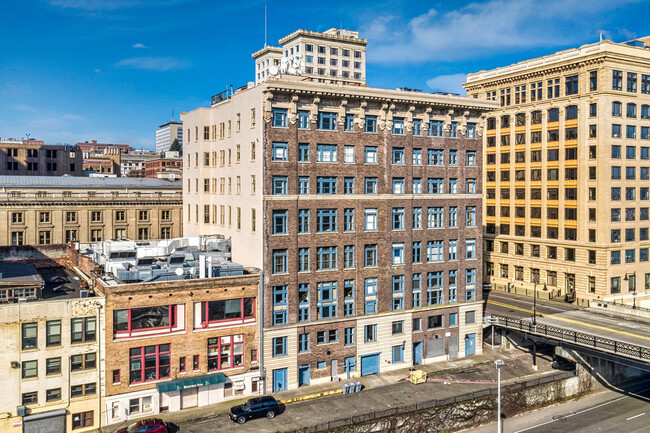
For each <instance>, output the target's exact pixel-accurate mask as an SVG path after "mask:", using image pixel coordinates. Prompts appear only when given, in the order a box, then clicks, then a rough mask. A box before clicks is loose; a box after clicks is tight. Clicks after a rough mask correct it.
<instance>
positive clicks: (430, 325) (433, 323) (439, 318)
mask: <svg viewBox="0 0 650 433" xmlns="http://www.w3.org/2000/svg"><path fill="white" fill-rule="evenodd" d="M443 318H444V316H443V315H442V314H437V315H435V316H429V317H427V329H436V328H442V327H443Z"/></svg>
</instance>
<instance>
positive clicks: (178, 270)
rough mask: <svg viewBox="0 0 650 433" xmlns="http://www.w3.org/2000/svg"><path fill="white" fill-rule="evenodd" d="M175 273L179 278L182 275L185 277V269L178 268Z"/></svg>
mask: <svg viewBox="0 0 650 433" xmlns="http://www.w3.org/2000/svg"><path fill="white" fill-rule="evenodd" d="M174 272H176V275H178V276H179V277H180V276H181V275H183V269H182V268H177V269H176V271H174Z"/></svg>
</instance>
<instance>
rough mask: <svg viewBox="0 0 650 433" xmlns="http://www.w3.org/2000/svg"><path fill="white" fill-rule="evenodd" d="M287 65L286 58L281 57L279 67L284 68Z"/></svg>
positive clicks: (287, 60)
mask: <svg viewBox="0 0 650 433" xmlns="http://www.w3.org/2000/svg"><path fill="white" fill-rule="evenodd" d="M288 63H289V59H287V58H286V57H283V58H282V59H281V60H280V65H281V66H286V65H287V64H288Z"/></svg>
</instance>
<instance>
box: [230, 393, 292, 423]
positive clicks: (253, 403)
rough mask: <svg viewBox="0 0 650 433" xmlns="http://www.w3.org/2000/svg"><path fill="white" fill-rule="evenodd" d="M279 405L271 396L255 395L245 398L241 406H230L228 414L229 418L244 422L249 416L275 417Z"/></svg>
mask: <svg viewBox="0 0 650 433" xmlns="http://www.w3.org/2000/svg"><path fill="white" fill-rule="evenodd" d="M279 407H280V405H279V404H278V402H277V401H276V400H275V399H274V398H273V397H271V396H264V397H256V398H251V399H249V400H246V401H245V402H244V404H242V405H241V406H235V407H232V408H230V411H229V412H228V416H229V417H230V419H231V420H233V421H235V422H238V423H239V424H244V423H245V422H246V421H248V420H249V419H251V418H258V417H262V416H265V417H267V418H268V419H271V418H273V417H275V414H277V413H278V408H279Z"/></svg>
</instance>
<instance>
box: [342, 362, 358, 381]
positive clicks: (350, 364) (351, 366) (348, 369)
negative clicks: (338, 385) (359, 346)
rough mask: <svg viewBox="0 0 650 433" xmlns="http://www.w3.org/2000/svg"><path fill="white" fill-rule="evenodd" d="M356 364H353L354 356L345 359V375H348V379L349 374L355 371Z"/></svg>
mask: <svg viewBox="0 0 650 433" xmlns="http://www.w3.org/2000/svg"><path fill="white" fill-rule="evenodd" d="M356 366H357V364H356V363H355V362H354V356H348V357H347V358H345V373H346V374H347V375H348V379H349V378H350V372H351V371H354V370H355V367H356Z"/></svg>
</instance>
